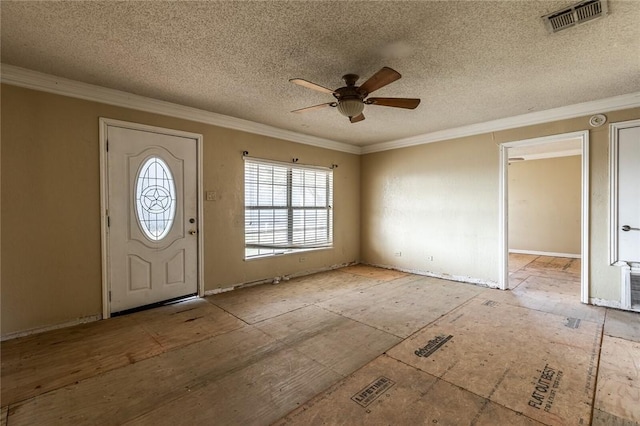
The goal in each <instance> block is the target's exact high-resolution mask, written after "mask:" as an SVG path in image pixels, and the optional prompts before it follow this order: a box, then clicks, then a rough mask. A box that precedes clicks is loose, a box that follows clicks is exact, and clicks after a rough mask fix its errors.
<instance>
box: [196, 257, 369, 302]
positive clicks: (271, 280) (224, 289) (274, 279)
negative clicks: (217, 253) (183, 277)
mask: <svg viewBox="0 0 640 426" xmlns="http://www.w3.org/2000/svg"><path fill="white" fill-rule="evenodd" d="M358 263H359V262H356V261H353V262H346V263H340V264H336V265H331V266H325V267H322V268H316V269H307V270H305V271H301V272H295V273H293V274H289V275H282V276H275V277H270V278H263V279H260V280H256V281H247V282H244V283H238V284H234V285H232V286H230V287H221V288H214V289H213V290H206V291H205V292H204V295H205V297H206V296H213V295H215V294H220V293H226V292H228V291H233V290H239V289H241V288H246V287H253V286H256V285H261V284H268V283H272V284H277V282H280V281H289V280H290V279H292V278H299V277H305V276H307V275H313V274H317V273H320V272H328V271H333V270H335V269H340V268H345V267H347V266H353V265H357V264H358Z"/></svg>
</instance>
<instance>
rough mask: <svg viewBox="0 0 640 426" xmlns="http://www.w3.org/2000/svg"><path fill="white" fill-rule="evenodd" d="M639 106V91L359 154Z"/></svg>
mask: <svg viewBox="0 0 640 426" xmlns="http://www.w3.org/2000/svg"><path fill="white" fill-rule="evenodd" d="M636 107H640V92H634V93H629V94H626V95H620V96H614V97H611V98H605V99H600V100H597V101H590V102H583V103H579V104H574V105H568V106H563V107H559V108H553V109H548V110H544V111H537V112H532V113H528V114H522V115H516V116H513V117H507V118H501V119H498V120H492V121H486V122H484V123H478V124H471V125H468V126H462V127H457V128H453V129H447V130H441V131H438V132H433V133H425V134H422V135H417V136H412V137H409V138H404V139H397V140H394V141H389V142H382V143H377V144H374V145H368V146H364V147H362V154H369V153H373V152H379V151H388V150H391V149H398V148H405V147H409V146H415V145H423V144H427V143H433V142H440V141H445V140H448V139H455V138H462V137H465V136H473V135H479V134H483V133H491V132H498V131H500V130H507V129H514V128H517V127H525V126H532V125H535V124H542V123H549V122H551V121H559V120H566V119H569V118H576V117H582V116H585V115H590V114H598V113H605V112H610V111H617V110H621V109H628V108H636Z"/></svg>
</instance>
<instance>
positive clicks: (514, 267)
mask: <svg viewBox="0 0 640 426" xmlns="http://www.w3.org/2000/svg"><path fill="white" fill-rule="evenodd" d="M578 156H579V157H578ZM543 159H544V161H543ZM546 159H549V161H547V160H546ZM588 159H589V136H588V131H583V132H575V133H568V134H560V135H553V136H547V137H541V138H535V139H527V140H520V141H514V142H508V143H505V144H503V145H501V147H500V206H499V207H500V208H499V210H500V229H499V231H500V253H499V260H500V270H499V287H500V288H501V289H503V290H506V289H509V288H510V286H511V287H513V286H514V285H517V284H518V282H516V281H514V280H516V279H517V276H514V280H511V284H510V279H509V277H510V275H511V274H517V273H519V272H518V271H524V270H525V269H529V271H530V272H531V271H535V273H538V274H541V275H543V276H544V275H548V276H554V277H557V278H560V279H567V280H574V281H577V277H578V276H579V284H580V300H581V301H582V302H583V303H588V301H589V291H588V290H589V284H588V273H587V271H588V261H589V257H588V235H589V229H588V227H589V222H588V212H589V210H588V206H589V197H588V195H589V194H588V192H589V191H588V182H589V180H588V176H589V170H588V167H589V162H588ZM534 160H536V161H538V162H537V163H536V162H535V161H534ZM545 161H546V162H545ZM521 162H527V165H526V166H525V165H524V163H522V164H521ZM576 162H577V163H576ZM510 164H511V165H512V166H510ZM576 166H577V168H578V170H577V171H578V172H579V174H580V179H579V182H577V188H574V189H576V190H577V191H579V199H575V200H574V203H573V205H571V203H568V204H567V203H564V202H560V201H559V200H561V197H562V194H561V191H562V182H561V180H562V179H563V178H562V177H560V174H562V173H564V172H565V171H564V170H562V169H564V168H574V169H575V168H576ZM510 167H513V169H512V172H511V173H512V174H513V175H514V176H512V177H513V178H514V179H515V177H517V178H518V179H519V180H518V181H516V180H514V179H512V180H511V184H512V186H513V187H514V191H515V187H516V186H517V192H515V193H510V185H509V183H510V174H509V170H510ZM545 168H546V169H547V170H548V173H547V174H541V173H544V169H545ZM551 168H552V169H551ZM552 172H553V173H552ZM567 172H568V171H567ZM536 173H537V175H536ZM554 173H555V174H557V175H558V176H557V177H556V179H557V180H559V181H558V182H555V186H554V185H553V184H552V183H553V178H554V177H553V176H552V175H553V174H554ZM536 176H537V178H536ZM545 179H546V180H547V181H548V182H546V184H545V182H544V181H545ZM550 179H551V180H550ZM522 181H525V182H522ZM544 185H546V186H547V187H546V188H545V187H542V186H544ZM573 195H574V198H575V195H576V194H573ZM510 197H511V198H510ZM510 200H511V201H512V203H510ZM529 203H530V204H536V206H532V205H528V204H529ZM576 203H577V204H576ZM510 204H511V212H510ZM565 204H567V205H566V206H565ZM535 208H538V211H535V210H534V209H535ZM576 209H578V211H579V218H578V219H579V223H574V222H575V219H576V218H575V217H571V215H572V213H571V212H573V213H574V214H575V212H576ZM565 210H566V211H565ZM512 219H513V222H512ZM510 225H511V226H510ZM572 227H573V229H570V228H572ZM512 231H513V232H512ZM576 233H577V235H576ZM520 273H521V274H522V273H523V272H520ZM576 285H577V282H576Z"/></svg>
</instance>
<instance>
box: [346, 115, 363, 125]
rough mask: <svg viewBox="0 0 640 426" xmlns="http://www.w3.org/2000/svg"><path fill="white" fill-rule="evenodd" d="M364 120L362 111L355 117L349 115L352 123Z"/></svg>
mask: <svg viewBox="0 0 640 426" xmlns="http://www.w3.org/2000/svg"><path fill="white" fill-rule="evenodd" d="M362 120H364V114H363V113H360V115H356V116H355V117H349V121H350V122H351V123H357V122H358V121H362Z"/></svg>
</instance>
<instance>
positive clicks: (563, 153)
mask: <svg viewBox="0 0 640 426" xmlns="http://www.w3.org/2000/svg"><path fill="white" fill-rule="evenodd" d="M576 155H582V150H581V149H580V148H578V149H568V150H566V151H554V152H544V153H540V154H524V155H518V157H520V158H524V159H525V161H530V160H545V159H547V158H560V157H572V156H576Z"/></svg>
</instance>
